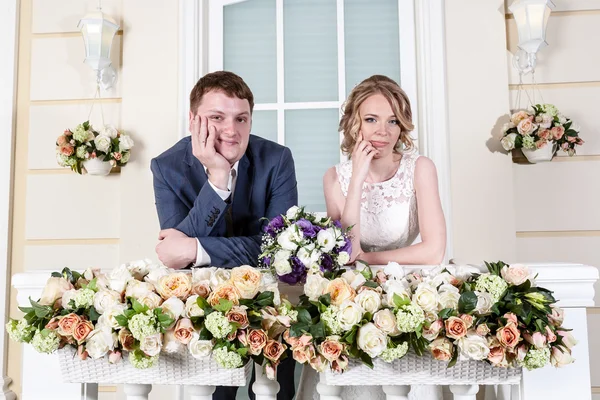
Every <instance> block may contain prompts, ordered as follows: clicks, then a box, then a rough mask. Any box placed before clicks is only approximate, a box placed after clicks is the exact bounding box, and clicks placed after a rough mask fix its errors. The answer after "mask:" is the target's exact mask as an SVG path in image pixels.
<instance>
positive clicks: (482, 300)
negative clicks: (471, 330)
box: [475, 291, 494, 315]
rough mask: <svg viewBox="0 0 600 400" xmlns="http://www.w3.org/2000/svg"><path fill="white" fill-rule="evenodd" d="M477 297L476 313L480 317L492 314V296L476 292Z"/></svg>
mask: <svg viewBox="0 0 600 400" xmlns="http://www.w3.org/2000/svg"><path fill="white" fill-rule="evenodd" d="M475 294H476V295H477V306H476V307H475V312H476V313H477V314H479V315H486V314H489V313H491V312H492V306H493V305H494V302H493V300H492V295H490V294H489V293H487V292H478V291H475Z"/></svg>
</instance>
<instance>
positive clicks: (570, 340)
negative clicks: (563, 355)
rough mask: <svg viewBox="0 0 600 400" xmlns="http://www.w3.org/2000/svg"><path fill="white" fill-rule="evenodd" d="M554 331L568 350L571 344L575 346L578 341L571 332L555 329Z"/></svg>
mask: <svg viewBox="0 0 600 400" xmlns="http://www.w3.org/2000/svg"><path fill="white" fill-rule="evenodd" d="M556 333H557V334H559V335H560V336H562V342H563V344H564V345H565V346H567V348H568V349H569V350H571V349H572V348H573V346H575V345H576V344H577V343H578V341H577V339H575V338H574V337H573V335H572V334H571V332H567V331H556Z"/></svg>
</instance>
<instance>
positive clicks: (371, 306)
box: [354, 290, 381, 314]
mask: <svg viewBox="0 0 600 400" xmlns="http://www.w3.org/2000/svg"><path fill="white" fill-rule="evenodd" d="M354 302H355V303H356V304H358V306H359V307H361V308H362V309H363V310H365V311H366V312H370V313H371V314H373V313H375V312H376V311H377V310H379V308H380V307H381V295H380V294H379V293H377V292H376V291H374V290H363V291H362V292H360V293H359V294H358V295H357V296H356V297H355V298H354Z"/></svg>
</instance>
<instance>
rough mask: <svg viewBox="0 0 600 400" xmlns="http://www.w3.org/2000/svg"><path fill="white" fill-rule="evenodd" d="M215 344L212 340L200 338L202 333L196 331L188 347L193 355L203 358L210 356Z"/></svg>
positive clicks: (199, 358)
mask: <svg viewBox="0 0 600 400" xmlns="http://www.w3.org/2000/svg"><path fill="white" fill-rule="evenodd" d="M213 347H214V344H213V342H212V340H200V335H198V334H197V333H196V332H194V334H193V336H192V340H190V343H189V344H188V349H189V350H190V354H191V355H192V357H194V358H196V359H198V360H203V359H206V358H208V357H210V355H211V353H212V349H213Z"/></svg>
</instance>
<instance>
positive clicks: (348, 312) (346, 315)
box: [338, 300, 364, 331]
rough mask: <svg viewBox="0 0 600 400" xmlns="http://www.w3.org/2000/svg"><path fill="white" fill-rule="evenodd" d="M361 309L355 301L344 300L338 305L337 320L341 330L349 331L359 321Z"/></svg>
mask: <svg viewBox="0 0 600 400" xmlns="http://www.w3.org/2000/svg"><path fill="white" fill-rule="evenodd" d="M363 313H364V312H363V309H362V308H360V306H358V305H357V304H356V303H354V302H352V301H349V300H346V301H344V302H343V303H342V304H341V305H340V310H339V311H338V320H339V323H340V326H341V328H342V329H343V330H345V331H349V330H350V329H352V327H353V326H354V325H356V324H358V323H359V322H360V320H361V319H362V316H363Z"/></svg>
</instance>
